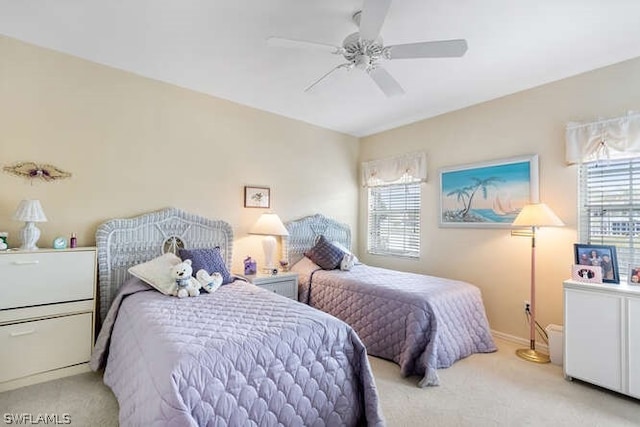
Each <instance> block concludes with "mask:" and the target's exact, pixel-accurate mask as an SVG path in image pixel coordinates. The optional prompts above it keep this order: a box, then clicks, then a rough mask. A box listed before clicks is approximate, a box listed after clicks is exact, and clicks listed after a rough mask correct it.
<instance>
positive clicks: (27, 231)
mask: <svg viewBox="0 0 640 427" xmlns="http://www.w3.org/2000/svg"><path fill="white" fill-rule="evenodd" d="M20 238H21V239H22V245H21V246H20V250H23V251H33V250H36V249H38V247H37V246H36V243H38V239H40V229H39V228H38V227H36V224H35V222H33V221H27V222H25V224H24V227H22V229H21V230H20Z"/></svg>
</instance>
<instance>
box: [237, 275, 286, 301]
mask: <svg viewBox="0 0 640 427" xmlns="http://www.w3.org/2000/svg"><path fill="white" fill-rule="evenodd" d="M238 276H240V277H244V278H245V279H247V280H248V281H249V282H251V283H253V284H254V285H256V286H260V287H261V288H265V289H268V290H270V291H272V292H275V293H276V294H278V295H282V296H283V297H287V298H291V299H293V300H296V301H298V273H291V272H286V273H285V272H280V273H278V274H273V275H272V274H262V273H258V274H255V275H252V276H244V275H238Z"/></svg>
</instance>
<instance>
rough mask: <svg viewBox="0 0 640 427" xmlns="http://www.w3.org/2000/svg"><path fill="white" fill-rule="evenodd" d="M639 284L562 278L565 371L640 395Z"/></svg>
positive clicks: (597, 383) (626, 392)
mask: <svg viewBox="0 0 640 427" xmlns="http://www.w3.org/2000/svg"><path fill="white" fill-rule="evenodd" d="M639 361H640V286H631V285H627V284H619V285H615V284H608V283H604V284H590V283H581V282H575V281H572V280H567V281H565V282H564V374H565V377H567V378H568V379H571V378H578V379H581V380H584V381H587V382H590V383H592V384H596V385H599V386H601V387H605V388H608V389H611V390H614V391H617V392H619V393H624V394H627V395H630V396H633V397H636V398H640V362H639Z"/></svg>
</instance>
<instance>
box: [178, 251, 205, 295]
mask: <svg viewBox="0 0 640 427" xmlns="http://www.w3.org/2000/svg"><path fill="white" fill-rule="evenodd" d="M192 274H193V267H191V260H190V259H185V260H184V261H182V262H181V263H180V264H176V265H174V266H173V267H171V277H172V278H173V279H174V280H175V281H176V290H175V293H174V295H175V296H177V297H178V298H184V297H197V296H198V295H200V287H201V286H200V282H199V281H198V280H196V278H195V277H193V276H192Z"/></svg>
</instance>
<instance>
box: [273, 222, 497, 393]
mask: <svg viewBox="0 0 640 427" xmlns="http://www.w3.org/2000/svg"><path fill="white" fill-rule="evenodd" d="M285 227H287V230H288V231H289V237H288V238H287V239H286V240H285V251H286V254H287V256H288V261H289V263H290V265H292V266H293V267H292V271H295V272H297V273H298V283H299V290H298V299H299V301H301V302H304V303H305V304H308V305H310V306H311V307H314V308H317V309H319V310H321V311H324V312H326V313H329V314H331V315H333V316H335V317H337V318H339V319H341V320H343V321H345V322H346V323H348V324H349V325H351V326H352V327H353V328H354V329H355V331H356V332H357V333H358V336H359V337H360V339H361V340H362V341H363V342H364V344H365V346H366V347H367V352H368V354H369V355H371V356H377V357H381V358H384V359H387V360H392V361H394V362H395V363H397V364H398V365H400V370H401V373H402V374H403V375H405V376H408V375H419V376H421V377H422V379H421V380H420V382H419V386H420V387H425V386H431V385H438V383H439V379H438V374H437V369H439V368H447V367H449V366H451V365H452V364H453V363H454V362H455V361H457V360H459V359H462V358H464V357H467V356H469V355H471V354H473V353H488V352H493V351H496V346H495V343H494V342H493V338H492V336H491V331H490V329H489V323H488V321H487V317H486V314H485V310H484V304H483V302H482V296H481V293H480V290H479V289H478V288H477V287H476V286H473V285H471V284H469V283H466V282H461V281H456V280H449V279H444V278H440V277H433V276H426V275H422V274H412V273H405V272H400V271H393V270H388V269H384V268H376V267H370V266H367V265H364V264H356V265H354V266H353V267H352V268H351V270H349V271H341V270H340V269H334V270H323V269H322V268H320V267H319V266H318V265H316V264H314V263H313V262H312V261H311V260H310V259H308V258H307V257H306V256H305V253H308V251H309V250H310V249H311V248H312V247H313V246H314V245H315V243H316V241H317V239H318V237H319V236H324V237H325V239H326V240H327V241H329V242H337V243H338V244H339V245H340V246H342V247H344V248H350V247H351V232H350V230H349V227H348V226H347V225H344V224H341V223H339V222H336V221H334V220H332V219H330V218H327V217H325V216H323V215H312V216H308V217H305V218H301V219H299V220H296V221H291V222H288V223H286V224H285Z"/></svg>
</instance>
